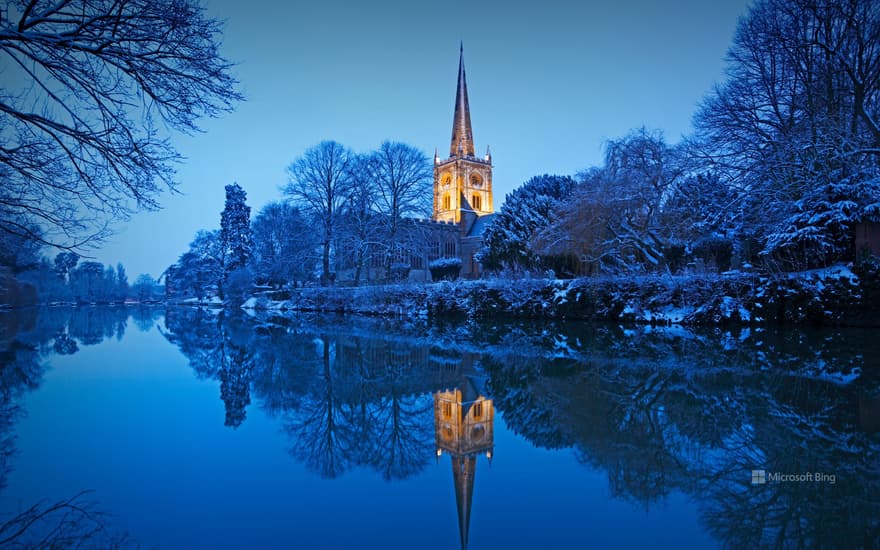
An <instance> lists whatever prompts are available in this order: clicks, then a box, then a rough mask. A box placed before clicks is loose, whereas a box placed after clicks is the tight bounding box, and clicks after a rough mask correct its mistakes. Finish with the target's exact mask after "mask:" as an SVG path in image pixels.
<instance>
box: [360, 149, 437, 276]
mask: <svg viewBox="0 0 880 550" xmlns="http://www.w3.org/2000/svg"><path fill="white" fill-rule="evenodd" d="M369 166H370V171H371V173H372V179H373V180H374V182H375V185H376V190H377V198H376V203H377V204H376V207H377V209H378V211H379V213H380V214H382V215H383V216H384V219H385V225H386V230H385V233H386V235H385V236H386V237H387V241H386V243H387V246H388V253H387V254H386V261H385V267H386V269H389V268H390V267H391V263H392V262H393V261H394V258H395V257H396V256H409V255H410V254H413V253H418V252H419V251H418V250H413V240H414V239H413V237H414V235H413V234H411V232H410V231H408V229H415V228H416V226H414V225H413V224H404V223H403V220H404V218H405V217H422V218H426V217H428V216H429V215H430V212H431V196H432V195H431V180H432V177H433V174H432V172H431V165H430V163H429V160H428V157H427V156H426V155H425V154H424V153H423V152H422V151H420V150H418V149H416V148H415V147H412V146H410V145H407V144H405V143H400V142H392V141H385V142H383V143H382V145H380V146H379V149H378V150H377V151H376V152H374V153H373V154H372V155H371V158H370V164H369ZM415 240H416V243H418V242H419V241H418V239H415Z"/></svg>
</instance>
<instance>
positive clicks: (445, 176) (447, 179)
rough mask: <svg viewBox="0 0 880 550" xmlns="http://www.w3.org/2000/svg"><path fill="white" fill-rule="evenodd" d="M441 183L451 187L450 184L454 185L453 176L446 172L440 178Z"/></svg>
mask: <svg viewBox="0 0 880 550" xmlns="http://www.w3.org/2000/svg"><path fill="white" fill-rule="evenodd" d="M440 181H441V182H442V183H443V185H444V186H445V185H449V184H450V183H452V175H450V174H449V172H446V173H444V174H443V176H442V177H441V178H440Z"/></svg>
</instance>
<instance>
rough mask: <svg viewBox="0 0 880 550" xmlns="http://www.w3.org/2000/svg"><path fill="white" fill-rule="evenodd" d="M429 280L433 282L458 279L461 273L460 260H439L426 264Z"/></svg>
mask: <svg viewBox="0 0 880 550" xmlns="http://www.w3.org/2000/svg"><path fill="white" fill-rule="evenodd" d="M428 270H429V271H430V272H431V278H432V279H434V280H435V281H440V280H449V281H454V280H455V279H458V275H459V274H460V273H461V258H440V259H439V260H434V261H432V262H430V263H429V264H428Z"/></svg>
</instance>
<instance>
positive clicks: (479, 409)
mask: <svg viewBox="0 0 880 550" xmlns="http://www.w3.org/2000/svg"><path fill="white" fill-rule="evenodd" d="M482 417H483V404H482V403H475V404H474V418H482Z"/></svg>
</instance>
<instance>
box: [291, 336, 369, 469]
mask: <svg viewBox="0 0 880 550" xmlns="http://www.w3.org/2000/svg"><path fill="white" fill-rule="evenodd" d="M318 345H319V346H320V347H321V349H322V352H321V359H322V365H323V369H322V370H323V372H322V374H321V375H320V376H319V377H318V378H317V380H315V381H314V382H315V386H314V387H313V390H312V391H313V392H314V393H312V392H310V395H309V397H308V398H306V399H304V400H303V403H302V405H301V406H300V408H299V409H298V410H295V411H292V414H290V415H289V416H288V419H287V420H286V422H285V430H286V431H287V433H288V434H290V436H291V438H292V439H293V441H294V444H293V447H292V448H291V450H290V454H291V455H292V456H294V457H295V458H297V459H298V460H301V461H302V462H303V463H305V464H306V466H308V467H309V468H311V469H313V470H315V471H316V472H318V473H320V474H321V476H322V477H327V478H335V477H337V476H338V475H340V474H341V473H342V472H344V471H345V470H346V469H348V467H349V465H350V464H351V462H352V460H351V458H352V457H351V454H352V453H351V452H350V451H351V447H352V443H351V435H352V433H351V429H350V426H349V425H348V424H347V423H346V422H344V421H343V418H344V414H343V412H342V410H341V407H342V403H341V401H340V400H339V399H337V396H336V393H337V391H338V385H337V384H336V383H335V382H336V380H334V375H333V372H332V369H331V368H330V364H331V359H332V357H331V356H332V353H333V351H334V349H333V347H332V346H331V344H330V342H329V341H328V340H323V341H321V342H320V343H319V344H318ZM334 390H336V391H334Z"/></svg>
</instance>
